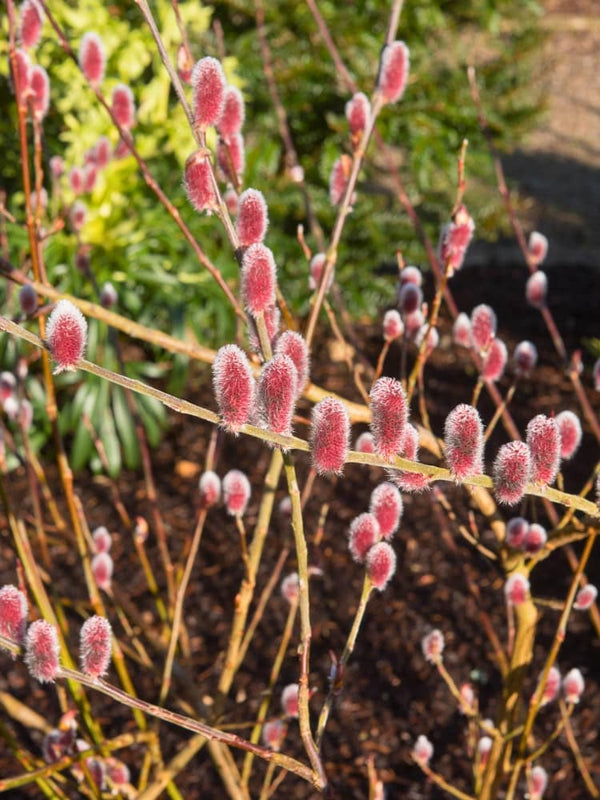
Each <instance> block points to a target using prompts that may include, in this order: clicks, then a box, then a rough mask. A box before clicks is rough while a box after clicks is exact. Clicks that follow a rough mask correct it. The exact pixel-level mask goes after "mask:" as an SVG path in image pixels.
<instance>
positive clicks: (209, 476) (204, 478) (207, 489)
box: [198, 469, 221, 508]
mask: <svg viewBox="0 0 600 800" xmlns="http://www.w3.org/2000/svg"><path fill="white" fill-rule="evenodd" d="M198 488H199V489H200V500H201V502H202V507H203V508H210V507H211V506H214V505H215V504H216V503H218V502H219V500H220V499H221V479H220V478H219V476H218V475H217V473H216V472H213V470H210V469H209V470H206V471H205V472H203V473H202V475H201V476H200V480H199V482H198Z"/></svg>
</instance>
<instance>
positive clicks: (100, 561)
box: [91, 552, 114, 592]
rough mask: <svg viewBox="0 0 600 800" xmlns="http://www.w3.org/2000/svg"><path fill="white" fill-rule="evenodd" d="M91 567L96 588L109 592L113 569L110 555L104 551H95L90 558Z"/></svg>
mask: <svg viewBox="0 0 600 800" xmlns="http://www.w3.org/2000/svg"><path fill="white" fill-rule="evenodd" d="M91 569H92V574H93V576H94V580H95V581H96V583H97V584H98V588H99V589H102V591H104V592H110V589H111V585H112V575H113V571H114V563H113V560H112V558H111V557H110V555H109V554H108V553H106V552H104V553H97V554H96V555H95V556H94V557H93V559H92V563H91Z"/></svg>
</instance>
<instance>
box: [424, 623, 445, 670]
mask: <svg viewBox="0 0 600 800" xmlns="http://www.w3.org/2000/svg"><path fill="white" fill-rule="evenodd" d="M421 649H422V650H423V655H424V656H425V660H426V661H428V662H429V663H430V664H439V663H440V662H441V661H442V653H443V652H444V634H443V633H442V632H441V631H440V630H438V629H437V628H436V629H435V630H433V631H431V633H428V634H427V636H424V637H423V641H422V642H421Z"/></svg>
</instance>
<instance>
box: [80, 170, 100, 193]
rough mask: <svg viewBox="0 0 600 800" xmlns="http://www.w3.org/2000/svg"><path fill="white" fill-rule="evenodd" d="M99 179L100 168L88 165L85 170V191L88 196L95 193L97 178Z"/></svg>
mask: <svg viewBox="0 0 600 800" xmlns="http://www.w3.org/2000/svg"><path fill="white" fill-rule="evenodd" d="M97 177H98V168H97V166H96V165H95V164H87V165H86V166H85V168H84V170H83V191H84V192H85V193H86V194H89V193H90V192H93V191H94V186H95V185H96V178H97Z"/></svg>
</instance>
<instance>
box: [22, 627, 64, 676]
mask: <svg viewBox="0 0 600 800" xmlns="http://www.w3.org/2000/svg"><path fill="white" fill-rule="evenodd" d="M58 655H59V645H58V633H57V632H56V628H55V627H54V625H51V624H50V623H49V622H46V620H44V619H38V620H36V621H35V622H32V623H31V625H30V626H29V628H28V629H27V634H26V635H25V664H26V665H27V668H28V669H29V672H30V674H31V675H32V676H33V677H34V678H35V679H36V680H38V681H40V683H52V682H53V681H54V680H55V679H56V676H57V675H58V672H59V669H60V666H59V662H58Z"/></svg>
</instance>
